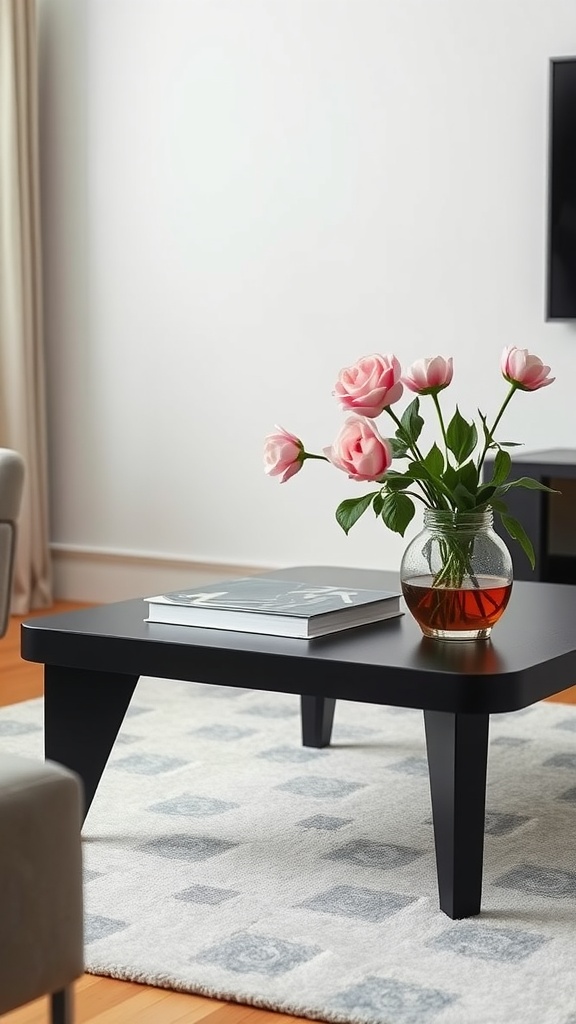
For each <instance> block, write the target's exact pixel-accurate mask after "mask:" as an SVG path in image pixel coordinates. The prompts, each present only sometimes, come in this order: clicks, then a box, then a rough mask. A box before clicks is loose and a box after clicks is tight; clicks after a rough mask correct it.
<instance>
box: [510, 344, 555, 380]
mask: <svg viewBox="0 0 576 1024" xmlns="http://www.w3.org/2000/svg"><path fill="white" fill-rule="evenodd" d="M500 369H501V370H502V375H503V376H504V377H505V379H506V380H507V381H509V383H510V384H516V385H517V387H519V388H520V390H521V391H538V389H539V388H545V387H546V385H547V384H552V382H553V381H555V380H556V378H555V377H549V376H548V374H549V373H550V367H549V366H545V365H544V363H543V362H542V360H541V359H539V358H538V356H533V355H531V353H530V352H529V351H528V349H527V348H516V346H515V345H509V346H508V348H505V349H504V351H503V353H502V355H501V357H500Z"/></svg>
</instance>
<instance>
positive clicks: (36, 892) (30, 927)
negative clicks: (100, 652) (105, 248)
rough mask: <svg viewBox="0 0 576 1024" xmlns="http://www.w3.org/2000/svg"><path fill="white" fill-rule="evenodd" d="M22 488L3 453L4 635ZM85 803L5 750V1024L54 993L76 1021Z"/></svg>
mask: <svg viewBox="0 0 576 1024" xmlns="http://www.w3.org/2000/svg"><path fill="white" fill-rule="evenodd" d="M23 483H24V464H23V461H22V459H21V457H20V455H19V454H18V453H17V452H14V451H12V450H11V449H8V448H0V636H4V634H5V632H6V629H7V625H8V619H9V614H10V600H11V590H12V579H13V570H14V550H15V544H16V529H17V519H18V513H19V509H20V502H21V498H22V489H23ZM1 685H2V684H1V680H0V686H1ZM82 804H83V799H82V790H81V784H80V780H79V779H78V777H77V776H76V775H74V774H73V773H72V772H70V771H68V770H67V769H65V768H63V767H61V766H60V765H56V764H53V763H51V762H46V761H40V760H36V761H35V760H31V759H27V758H23V757H14V756H12V755H8V754H4V753H2V752H1V751H0V907H1V909H0V1017H1V1016H2V1015H3V1014H5V1013H8V1012H9V1011H10V1010H13V1009H15V1008H16V1007H18V1006H22V1005H23V1004H24V1003H28V1002H30V1001H31V1000H33V999H37V998H39V997H40V996H44V995H48V996H49V997H50V1011H51V1020H52V1024H71V1022H72V1016H73V1014H72V999H71V991H72V989H71V985H72V982H73V981H74V980H75V979H76V978H78V977H79V976H80V975H81V974H82V973H83V970H84V945H83V918H82V850H81V840H80V828H81V820H82V817H81V816H82Z"/></svg>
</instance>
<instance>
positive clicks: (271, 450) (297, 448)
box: [264, 424, 304, 484]
mask: <svg viewBox="0 0 576 1024" xmlns="http://www.w3.org/2000/svg"><path fill="white" fill-rule="evenodd" d="M276 430H277V431H278V433H277V434H269V435H268V437H266V438H265V441H264V472H265V473H268V475H269V476H279V477H280V483H281V484H284V483H286V481H287V480H289V479H290V477H291V476H294V474H295V473H297V472H298V470H299V469H302V463H303V461H304V458H303V455H304V445H303V444H302V441H301V440H300V438H298V437H296V435H295V434H290V433H289V432H288V431H287V430H284V428H283V427H279V426H278V424H276Z"/></svg>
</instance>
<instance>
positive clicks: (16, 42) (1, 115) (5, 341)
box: [0, 0, 52, 614]
mask: <svg viewBox="0 0 576 1024" xmlns="http://www.w3.org/2000/svg"><path fill="white" fill-rule="evenodd" d="M0 446H3V447H5V448H15V449H16V450H17V451H18V452H20V454H21V455H22V456H23V458H24V462H25V466H26V478H25V488H24V496H23V499H22V511H21V515H20V519H19V527H18V546H17V552H16V566H15V573H14V592H13V601H12V610H13V612H17V613H20V614H25V613H26V612H28V611H30V609H32V608H44V607H47V606H48V605H49V604H50V603H51V600H52V593H51V589H52V587H51V570H50V551H49V543H48V538H49V534H48V488H47V450H46V449H47V446H46V401H45V383H44V357H43V339H42V273H41V254H40V209H39V167H38V102H37V38H36V0H0Z"/></svg>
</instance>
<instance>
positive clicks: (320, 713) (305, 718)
mask: <svg viewBox="0 0 576 1024" xmlns="http://www.w3.org/2000/svg"><path fill="white" fill-rule="evenodd" d="M335 707H336V700H335V699H334V698H333V697H308V696H304V695H303V694H302V695H301V697H300V711H301V715H302V743H303V745H304V746H305V747H327V746H329V744H330V737H331V736H332V723H333V721H334V709H335Z"/></svg>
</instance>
